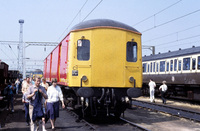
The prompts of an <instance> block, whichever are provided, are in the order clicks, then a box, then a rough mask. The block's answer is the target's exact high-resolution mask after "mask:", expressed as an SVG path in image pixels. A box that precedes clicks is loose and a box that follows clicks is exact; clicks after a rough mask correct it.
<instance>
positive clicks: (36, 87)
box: [4, 76, 167, 131]
mask: <svg viewBox="0 0 200 131" xmlns="http://www.w3.org/2000/svg"><path fill="white" fill-rule="evenodd" d="M162 83H163V84H162V85H161V86H160V87H159V90H160V92H161V98H162V101H163V104H166V99H165V93H166V91H167V85H166V81H163V82H162ZM155 88H156V83H155V82H154V81H153V80H152V79H150V81H149V93H150V102H154V103H155V97H154V92H155ZM20 89H21V92H22V94H23V95H22V102H23V103H24V110H25V120H26V122H27V126H29V125H30V130H31V131H37V130H38V129H39V124H40V120H42V130H43V131H46V129H45V123H46V122H47V121H48V119H50V122H51V127H52V129H53V130H54V129H55V121H56V118H58V117H59V101H61V103H62V108H65V104H64V101H63V93H62V90H61V88H60V87H59V86H58V85H57V79H52V85H51V86H49V85H48V83H47V82H46V80H45V79H44V78H42V80H41V78H40V77H37V76H36V77H35V79H32V78H29V77H27V78H26V79H24V80H23V81H22V82H20V81H19V79H17V80H16V81H15V82H12V83H11V84H9V85H7V87H6V88H5V92H4V93H6V94H7V110H9V107H11V111H12V112H14V106H13V100H14V94H18V92H19V90H20Z"/></svg>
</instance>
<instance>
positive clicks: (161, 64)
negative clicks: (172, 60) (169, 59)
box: [160, 61, 165, 72]
mask: <svg viewBox="0 0 200 131" xmlns="http://www.w3.org/2000/svg"><path fill="white" fill-rule="evenodd" d="M160 72H165V61H161V62H160Z"/></svg>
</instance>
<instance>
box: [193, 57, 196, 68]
mask: <svg viewBox="0 0 200 131" xmlns="http://www.w3.org/2000/svg"><path fill="white" fill-rule="evenodd" d="M192 69H193V70H195V69H196V58H193V59H192Z"/></svg>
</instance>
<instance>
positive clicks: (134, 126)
mask: <svg viewBox="0 0 200 131" xmlns="http://www.w3.org/2000/svg"><path fill="white" fill-rule="evenodd" d="M67 111H68V112H69V113H70V114H71V115H72V116H74V117H75V118H76V119H78V115H77V114H76V113H75V112H73V111H70V110H67ZM111 116H112V117H113V118H114V115H111ZM113 118H111V121H112V119H113ZM120 121H122V123H123V124H122V123H121V122H120ZM80 122H83V123H84V124H85V126H87V129H89V130H93V131H95V130H113V129H115V130H116V131H118V130H121V129H120V127H121V128H123V129H124V128H125V129H126V130H134V131H150V130H148V129H146V128H144V127H142V126H139V125H138V124H135V123H133V122H131V121H129V120H126V119H125V118H123V117H120V118H119V121H118V122H116V123H115V122H114V123H115V124H113V123H112V124H108V125H107V124H105V123H104V124H102V123H99V124H97V123H96V124H91V123H90V122H87V121H86V120H84V119H82V120H80ZM127 124H128V125H127Z"/></svg>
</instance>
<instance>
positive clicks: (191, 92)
mask: <svg viewBox="0 0 200 131" xmlns="http://www.w3.org/2000/svg"><path fill="white" fill-rule="evenodd" d="M150 78H151V79H153V80H154V81H155V82H156V83H157V85H158V86H157V88H158V87H159V85H160V84H161V83H162V81H163V80H166V81H167V85H168V87H169V90H168V95H171V96H175V97H176V96H181V97H185V98H187V99H190V100H195V101H200V47H194V46H193V47H192V48H189V49H183V50H181V49H179V50H178V51H173V52H170V51H169V52H167V53H163V54H157V55H151V56H146V57H143V82H144V85H143V91H144V93H147V91H148V82H149V79H150Z"/></svg>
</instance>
